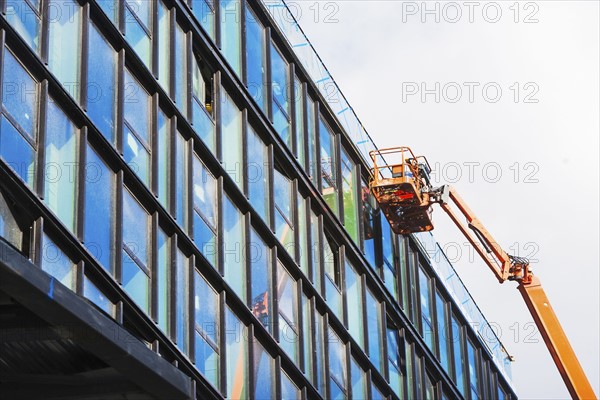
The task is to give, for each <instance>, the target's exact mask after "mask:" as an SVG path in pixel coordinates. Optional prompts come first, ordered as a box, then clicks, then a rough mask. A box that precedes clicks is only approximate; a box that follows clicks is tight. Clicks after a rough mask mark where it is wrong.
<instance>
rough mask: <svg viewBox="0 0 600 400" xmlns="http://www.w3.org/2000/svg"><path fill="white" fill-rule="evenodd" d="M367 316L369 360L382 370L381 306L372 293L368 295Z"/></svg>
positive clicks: (368, 292)
mask: <svg viewBox="0 0 600 400" xmlns="http://www.w3.org/2000/svg"><path fill="white" fill-rule="evenodd" d="M366 307H367V310H366V312H365V315H366V316H367V329H368V335H369V336H368V337H369V358H370V359H371V362H372V363H373V365H375V368H377V369H378V370H379V371H382V369H381V355H382V352H383V349H382V343H381V304H380V303H379V302H378V301H377V300H376V299H375V297H373V295H372V294H371V292H370V291H369V290H367V293H366Z"/></svg>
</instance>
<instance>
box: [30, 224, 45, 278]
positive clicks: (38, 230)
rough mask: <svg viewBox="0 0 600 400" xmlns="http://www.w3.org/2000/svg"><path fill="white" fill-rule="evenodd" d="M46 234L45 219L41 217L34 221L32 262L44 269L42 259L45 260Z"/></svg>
mask: <svg viewBox="0 0 600 400" xmlns="http://www.w3.org/2000/svg"><path fill="white" fill-rule="evenodd" d="M43 234H44V218H42V217H39V218H37V219H36V220H35V221H33V223H32V226H31V241H32V243H31V246H30V247H31V254H30V255H29V256H30V257H31V261H33V263H34V264H35V265H36V266H38V267H40V268H41V267H42V258H43V249H44V247H43V243H42V237H43Z"/></svg>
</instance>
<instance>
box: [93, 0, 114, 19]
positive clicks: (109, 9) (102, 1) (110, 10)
mask: <svg viewBox="0 0 600 400" xmlns="http://www.w3.org/2000/svg"><path fill="white" fill-rule="evenodd" d="M96 3H98V5H99V6H100V8H101V9H102V11H104V12H105V13H106V15H107V16H108V18H109V19H110V20H111V21H112V23H113V24H115V25H117V24H118V22H119V0H96Z"/></svg>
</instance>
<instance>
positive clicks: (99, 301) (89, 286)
mask: <svg viewBox="0 0 600 400" xmlns="http://www.w3.org/2000/svg"><path fill="white" fill-rule="evenodd" d="M83 296H84V297H85V298H86V299H88V300H90V301H91V302H92V303H94V304H95V305H97V306H98V308H100V309H101V310H103V311H104V312H106V313H107V314H108V315H110V316H111V317H114V316H115V310H116V306H115V304H114V303H113V302H112V301H110V299H108V298H107V297H106V295H105V294H104V293H102V291H101V290H100V289H98V287H97V286H96V285H94V283H93V282H92V281H91V280H90V278H88V277H87V276H84V277H83Z"/></svg>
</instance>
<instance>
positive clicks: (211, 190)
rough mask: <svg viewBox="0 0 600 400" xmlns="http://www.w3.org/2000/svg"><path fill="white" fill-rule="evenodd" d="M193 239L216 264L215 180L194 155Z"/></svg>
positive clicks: (214, 264) (213, 263)
mask: <svg viewBox="0 0 600 400" xmlns="http://www.w3.org/2000/svg"><path fill="white" fill-rule="evenodd" d="M193 185H194V189H193V191H194V194H193V201H194V213H193V215H194V222H193V223H194V241H195V242H196V246H198V248H199V249H200V251H202V254H204V256H205V257H206V258H207V259H208V261H209V262H210V263H211V264H212V265H213V266H216V255H217V245H216V223H217V222H216V217H215V216H216V204H217V200H216V196H217V182H216V180H215V178H213V176H212V175H211V173H210V172H209V171H208V170H207V169H206V167H205V166H204V164H202V162H201V161H200V159H199V158H198V157H197V156H196V155H194V179H193Z"/></svg>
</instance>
